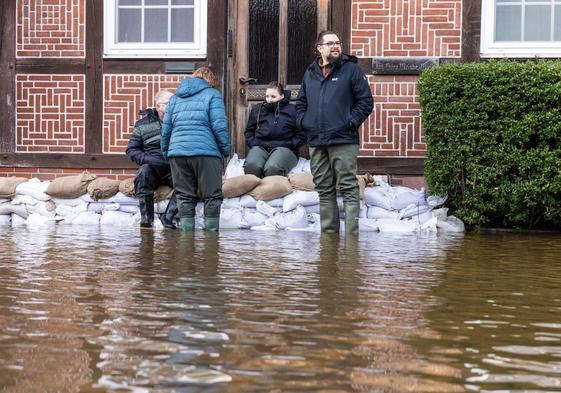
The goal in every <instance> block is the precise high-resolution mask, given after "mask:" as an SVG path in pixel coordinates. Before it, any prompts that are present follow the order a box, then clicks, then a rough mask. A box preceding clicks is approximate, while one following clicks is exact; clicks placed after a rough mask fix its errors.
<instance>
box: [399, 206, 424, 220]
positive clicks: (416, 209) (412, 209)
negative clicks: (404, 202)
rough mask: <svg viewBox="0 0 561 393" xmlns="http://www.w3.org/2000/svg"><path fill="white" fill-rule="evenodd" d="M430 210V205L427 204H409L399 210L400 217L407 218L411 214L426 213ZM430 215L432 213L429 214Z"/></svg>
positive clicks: (411, 215)
mask: <svg viewBox="0 0 561 393" xmlns="http://www.w3.org/2000/svg"><path fill="white" fill-rule="evenodd" d="M431 210H432V206H429V205H419V206H416V205H409V206H407V207H406V208H405V209H402V210H400V211H399V216H400V218H409V217H413V216H418V215H419V214H423V213H427V212H430V211H431ZM430 216H431V217H432V214H431V215H430Z"/></svg>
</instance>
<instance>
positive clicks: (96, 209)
mask: <svg viewBox="0 0 561 393" xmlns="http://www.w3.org/2000/svg"><path fill="white" fill-rule="evenodd" d="M104 206H105V203H101V202H93V203H88V211H89V212H92V213H101V212H102V211H103V207H104Z"/></svg>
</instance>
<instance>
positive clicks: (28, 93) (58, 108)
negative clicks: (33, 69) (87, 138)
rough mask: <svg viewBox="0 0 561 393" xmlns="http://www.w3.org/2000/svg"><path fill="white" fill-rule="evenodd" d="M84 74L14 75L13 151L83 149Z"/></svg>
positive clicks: (46, 151)
mask: <svg viewBox="0 0 561 393" xmlns="http://www.w3.org/2000/svg"><path fill="white" fill-rule="evenodd" d="M84 89H85V77H84V75H68V74H65V75H22V74H19V75H16V152H18V153H39V152H42V153H49V152H64V153H83V152H84V124H85V119H84V116H85V112H84V109H85V104H84Z"/></svg>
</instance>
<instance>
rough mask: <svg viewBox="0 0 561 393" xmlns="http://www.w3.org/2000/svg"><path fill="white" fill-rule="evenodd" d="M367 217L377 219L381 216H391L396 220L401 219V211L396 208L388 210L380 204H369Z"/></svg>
mask: <svg viewBox="0 0 561 393" xmlns="http://www.w3.org/2000/svg"><path fill="white" fill-rule="evenodd" d="M366 217H367V218H370V219H374V220H377V219H379V218H391V219H394V220H398V219H399V212H396V211H395V210H386V209H384V208H383V207H379V206H369V207H368V212H367V214H366Z"/></svg>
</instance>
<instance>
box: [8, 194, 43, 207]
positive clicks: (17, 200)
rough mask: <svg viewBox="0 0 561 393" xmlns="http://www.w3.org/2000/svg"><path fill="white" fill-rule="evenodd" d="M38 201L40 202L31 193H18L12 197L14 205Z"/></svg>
mask: <svg viewBox="0 0 561 393" xmlns="http://www.w3.org/2000/svg"><path fill="white" fill-rule="evenodd" d="M37 202H39V201H38V200H37V199H35V198H33V197H32V196H29V195H16V196H14V197H13V198H12V201H11V203H12V204H13V205H22V204H23V205H30V206H33V205H36V204H37Z"/></svg>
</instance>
